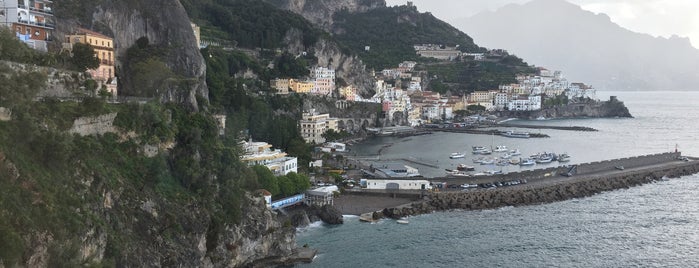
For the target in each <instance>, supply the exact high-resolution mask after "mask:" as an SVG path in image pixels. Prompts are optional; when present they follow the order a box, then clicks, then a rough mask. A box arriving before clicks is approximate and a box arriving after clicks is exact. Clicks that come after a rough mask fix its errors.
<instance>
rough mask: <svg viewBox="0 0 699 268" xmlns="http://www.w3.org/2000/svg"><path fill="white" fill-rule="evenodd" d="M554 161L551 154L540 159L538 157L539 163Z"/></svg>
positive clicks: (537, 161)
mask: <svg viewBox="0 0 699 268" xmlns="http://www.w3.org/2000/svg"><path fill="white" fill-rule="evenodd" d="M551 161H553V158H551V157H549V156H541V157H539V159H536V163H537V164H546V163H551Z"/></svg>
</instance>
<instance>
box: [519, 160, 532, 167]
mask: <svg viewBox="0 0 699 268" xmlns="http://www.w3.org/2000/svg"><path fill="white" fill-rule="evenodd" d="M519 165H520V166H533V165H536V161H534V159H531V158H527V159H520V162H519Z"/></svg>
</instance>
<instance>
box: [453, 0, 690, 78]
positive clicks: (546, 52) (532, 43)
mask: <svg viewBox="0 0 699 268" xmlns="http://www.w3.org/2000/svg"><path fill="white" fill-rule="evenodd" d="M454 25H455V26H456V27H457V28H460V29H461V30H463V31H464V32H466V33H468V34H469V35H471V36H472V37H473V38H474V39H475V40H476V41H477V42H478V43H479V44H481V45H484V46H486V47H498V48H503V49H507V50H509V51H510V52H512V53H515V54H517V55H518V56H520V57H522V58H524V59H526V60H527V61H528V62H529V63H531V64H535V65H539V66H544V67H547V68H550V69H558V70H562V71H563V72H564V75H566V76H567V77H568V78H569V80H576V81H582V82H586V83H592V84H593V85H594V86H595V87H597V88H598V89H609V90H692V89H699V87H697V85H699V83H698V82H699V73H697V72H696V70H697V69H699V50H697V49H696V48H694V47H692V45H691V44H690V42H689V39H687V38H680V37H676V36H674V37H671V38H669V39H668V38H662V37H658V38H656V37H652V36H650V35H647V34H640V33H635V32H632V31H630V30H627V29H625V28H622V27H620V26H619V25H617V24H615V23H613V22H612V21H611V20H610V18H609V17H608V16H607V15H605V14H594V13H592V12H589V11H585V10H583V9H582V8H581V7H579V6H576V5H574V4H571V3H568V2H566V1H564V0H535V1H532V2H529V3H526V4H523V5H517V4H511V5H507V6H505V7H502V8H500V9H499V10H497V11H495V12H484V13H480V14H477V15H475V16H473V17H470V18H466V19H462V20H459V21H456V22H454Z"/></svg>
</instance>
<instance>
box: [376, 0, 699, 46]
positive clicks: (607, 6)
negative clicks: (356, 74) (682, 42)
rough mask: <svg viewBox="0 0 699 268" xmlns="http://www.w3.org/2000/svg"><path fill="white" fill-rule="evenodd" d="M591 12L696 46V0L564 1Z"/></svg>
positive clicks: (461, 4) (490, 2)
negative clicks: (678, 37)
mask: <svg viewBox="0 0 699 268" xmlns="http://www.w3.org/2000/svg"><path fill="white" fill-rule="evenodd" d="M412 1H413V3H414V4H415V6H417V7H418V10H420V11H421V12H431V13H432V14H433V15H435V16H436V17H438V18H440V19H442V20H444V21H447V22H453V21H454V20H455V19H459V18H465V17H470V16H473V15H475V14H477V13H479V12H482V11H485V10H496V9H497V8H499V7H502V6H504V5H507V4H510V3H517V4H523V3H526V2H529V1H530V0H412ZM567 1H568V2H571V3H573V4H576V5H579V6H581V7H582V8H583V9H585V10H589V11H592V12H594V13H605V14H607V15H609V17H610V18H611V19H612V21H613V22H615V23H616V24H619V25H620V26H622V27H624V28H626V29H629V30H632V31H634V32H639V33H646V34H650V35H652V36H662V37H670V36H672V35H678V36H681V37H689V38H690V40H691V41H692V45H693V46H694V47H695V48H699V1H698V0H567ZM406 2H407V0H386V4H387V5H388V6H394V5H404V4H405V3H406Z"/></svg>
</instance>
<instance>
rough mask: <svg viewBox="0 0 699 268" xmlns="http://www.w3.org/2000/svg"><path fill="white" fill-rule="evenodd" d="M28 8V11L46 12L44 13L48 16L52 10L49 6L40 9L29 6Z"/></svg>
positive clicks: (51, 13) (51, 14)
mask: <svg viewBox="0 0 699 268" xmlns="http://www.w3.org/2000/svg"><path fill="white" fill-rule="evenodd" d="M29 10H30V11H33V12H37V13H42V14H46V15H49V16H53V10H51V9H50V8H44V9H40V8H34V7H30V8H29Z"/></svg>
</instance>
